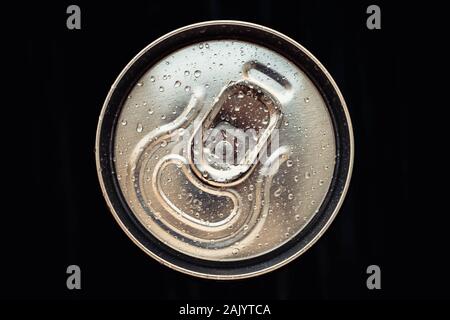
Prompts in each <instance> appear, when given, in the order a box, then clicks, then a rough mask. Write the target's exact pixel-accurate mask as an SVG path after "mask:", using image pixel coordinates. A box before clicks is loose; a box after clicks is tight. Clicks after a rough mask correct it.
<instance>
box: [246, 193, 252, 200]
mask: <svg viewBox="0 0 450 320" xmlns="http://www.w3.org/2000/svg"><path fill="white" fill-rule="evenodd" d="M247 198H248V200H250V201H252V200H253V194H251V193H250V194H249V195H248V196H247Z"/></svg>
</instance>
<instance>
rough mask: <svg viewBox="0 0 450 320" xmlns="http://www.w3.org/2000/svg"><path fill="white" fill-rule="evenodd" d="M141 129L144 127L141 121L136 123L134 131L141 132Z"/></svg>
mask: <svg viewBox="0 0 450 320" xmlns="http://www.w3.org/2000/svg"><path fill="white" fill-rule="evenodd" d="M142 130H144V127H143V126H142V123H138V124H137V126H136V131H137V132H139V133H140V132H142Z"/></svg>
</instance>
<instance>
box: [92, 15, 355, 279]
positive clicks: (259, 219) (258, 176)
mask: <svg viewBox="0 0 450 320" xmlns="http://www.w3.org/2000/svg"><path fill="white" fill-rule="evenodd" d="M96 161H97V170H98V175H99V180H100V184H101V187H102V190H103V194H104V196H105V198H106V201H107V203H108V206H109V208H110V210H111V212H112V213H113V215H114V217H115V219H116V220H117V222H118V223H119V225H120V226H121V227H122V229H123V230H124V231H125V232H126V234H127V235H128V236H129V237H130V238H131V239H132V240H133V241H134V242H135V243H136V244H137V245H138V246H139V247H140V248H141V249H143V250H144V251H145V252H146V253H147V254H148V255H150V256H152V257H153V258H155V259H156V260H158V261H159V262H161V263H163V264H165V265H167V266H169V267H171V268H173V269H176V270H178V271H181V272H185V273H188V274H191V275H194V276H199V277H205V278H214V279H237V278H245V277H251V276H256V275H259V274H262V273H265V272H268V271H271V270H274V269H276V268H278V267H280V266H282V265H284V264H286V263H288V262H289V261H291V260H293V259H294V258H296V257H298V256H300V255H301V254H302V253H303V252H305V251H306V250H307V249H308V248H309V247H311V245H312V244H313V243H314V242H316V241H317V239H318V238H319V237H320V236H321V235H322V234H323V233H324V232H325V230H326V229H327V227H328V226H329V225H330V223H331V222H332V220H333V218H334V217H335V215H336V214H337V211H338V210H339V207H340V206H341V204H342V202H343V199H344V196H345V193H346V190H347V188H348V184H349V180H350V175H351V169H352V162H353V136H352V127H351V122H350V117H349V114H348V111H347V108H346V105H345V101H344V99H343V97H342V95H341V93H340V91H339V89H338V87H337V86H336V84H335V82H334V81H333V79H332V78H331V76H330V75H329V73H328V72H327V71H326V70H325V68H324V67H323V66H322V65H321V64H320V62H319V61H318V60H317V59H316V58H315V57H314V56H313V55H312V54H311V53H309V52H308V51H307V50H306V49H305V48H303V47H302V46H301V45H300V44H298V43H296V42H295V41H293V40H292V39H290V38H288V37H287V36H285V35H283V34H281V33H279V32H277V31H274V30H271V29H269V28H266V27H263V26H259V25H255V24H251V23H246V22H238V21H211V22H204V23H198V24H194V25H190V26H187V27H183V28H181V29H178V30H175V31H173V32H171V33H169V34H167V35H165V36H163V37H161V38H159V39H158V40H156V41H154V42H153V43H151V44H150V45H149V46H147V47H146V48H145V49H144V50H142V51H141V52H140V53H139V54H138V55H137V56H136V57H135V58H133V60H132V61H131V62H130V63H129V64H128V65H127V66H126V67H125V69H124V70H123V71H122V72H121V74H120V75H119V77H118V78H117V80H116V81H115V83H114V84H113V86H112V88H111V90H110V92H109V94H108V96H107V98H106V101H105V103H104V105H103V109H102V112H101V115H100V119H99V124H98V129H97V139H96Z"/></svg>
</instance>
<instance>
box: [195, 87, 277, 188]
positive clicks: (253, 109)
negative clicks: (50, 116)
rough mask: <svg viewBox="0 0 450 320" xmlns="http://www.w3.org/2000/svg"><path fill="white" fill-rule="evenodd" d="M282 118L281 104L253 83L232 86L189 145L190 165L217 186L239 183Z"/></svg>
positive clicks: (216, 103) (248, 171) (253, 164)
mask: <svg viewBox="0 0 450 320" xmlns="http://www.w3.org/2000/svg"><path fill="white" fill-rule="evenodd" d="M281 117H282V113H281V104H280V102H279V100H278V99H277V98H276V97H275V96H274V95H273V94H272V93H270V92H269V91H268V90H267V89H265V88H263V87H262V86H260V85H258V84H256V83H255V82H253V81H251V80H241V81H238V82H231V83H230V84H228V85H227V86H226V87H225V88H224V89H223V90H222V91H221V93H220V95H219V97H218V98H217V99H216V100H215V103H214V105H213V106H212V108H211V109H210V111H209V112H208V113H207V114H206V115H205V116H204V117H203V118H202V120H201V123H200V124H199V125H197V126H196V128H195V130H194V132H193V135H192V140H191V141H190V143H189V145H190V146H191V150H190V151H191V152H190V153H189V157H190V159H189V160H190V165H191V168H192V170H193V171H194V172H195V173H196V175H197V176H198V177H200V178H201V179H202V180H204V181H206V182H208V183H210V184H212V185H216V186H225V185H226V186H229V185H235V184H237V183H239V182H240V181H241V180H242V179H245V177H246V176H247V175H248V174H250V173H251V171H252V168H254V167H255V164H256V163H257V160H258V154H259V152H260V151H261V149H262V148H263V147H264V145H266V142H267V140H268V139H269V137H270V135H271V134H272V132H273V130H274V129H275V128H276V127H277V126H278V125H279V123H280V119H281Z"/></svg>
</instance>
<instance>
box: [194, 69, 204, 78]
mask: <svg viewBox="0 0 450 320" xmlns="http://www.w3.org/2000/svg"><path fill="white" fill-rule="evenodd" d="M201 74H202V72H201V71H200V70H195V72H194V76H195V77H196V78H198V77H200V75H201Z"/></svg>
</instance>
